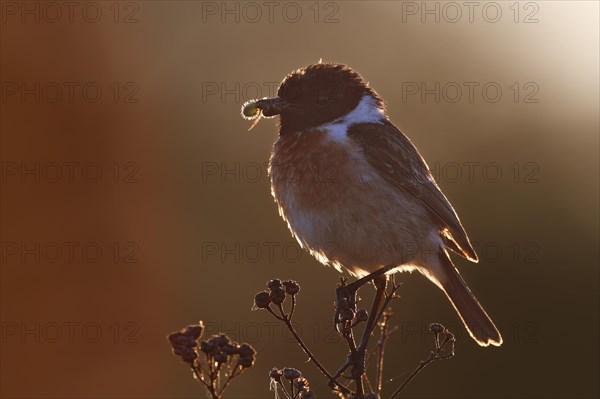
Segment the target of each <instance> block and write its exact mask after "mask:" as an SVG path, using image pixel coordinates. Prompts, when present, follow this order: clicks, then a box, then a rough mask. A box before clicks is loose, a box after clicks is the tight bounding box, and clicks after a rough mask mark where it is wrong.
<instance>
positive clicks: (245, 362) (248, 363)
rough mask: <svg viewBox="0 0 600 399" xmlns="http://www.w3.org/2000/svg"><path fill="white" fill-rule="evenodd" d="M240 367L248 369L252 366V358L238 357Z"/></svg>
mask: <svg viewBox="0 0 600 399" xmlns="http://www.w3.org/2000/svg"><path fill="white" fill-rule="evenodd" d="M239 362H240V366H242V367H243V368H245V369H246V368H249V367H252V366H254V356H247V357H240V360H239Z"/></svg>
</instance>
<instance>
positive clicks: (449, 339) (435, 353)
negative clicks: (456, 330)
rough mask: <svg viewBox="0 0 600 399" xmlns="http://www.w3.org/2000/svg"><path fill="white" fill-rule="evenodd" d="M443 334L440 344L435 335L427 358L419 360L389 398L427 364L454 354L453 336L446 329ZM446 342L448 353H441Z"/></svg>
mask: <svg viewBox="0 0 600 399" xmlns="http://www.w3.org/2000/svg"><path fill="white" fill-rule="evenodd" d="M444 335H445V339H444V341H443V342H442V343H441V344H439V340H438V337H437V336H436V345H435V346H436V348H435V350H432V351H431V352H429V356H428V357H427V359H425V360H421V362H420V363H419V366H418V367H417V368H416V369H414V371H413V372H412V373H411V374H410V375H409V376H408V378H407V379H406V380H405V381H404V382H403V383H402V385H400V386H399V387H398V389H396V390H395V391H394V393H393V394H392V396H390V399H394V398H395V397H396V396H398V394H399V393H400V391H402V390H403V389H404V388H405V387H406V386H407V385H408V384H409V383H410V382H411V381H412V380H413V378H415V377H416V376H417V375H418V374H419V373H420V372H421V371H422V370H423V369H424V368H425V367H427V366H428V365H429V364H431V363H432V362H434V361H436V360H441V359H449V358H451V357H452V356H454V341H455V339H454V336H453V335H452V334H451V333H449V332H448V330H445V331H444ZM447 344H450V353H448V354H445V355H443V354H442V353H443V352H444V349H445V347H446V345H447Z"/></svg>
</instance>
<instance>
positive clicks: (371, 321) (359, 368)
mask: <svg viewBox="0 0 600 399" xmlns="http://www.w3.org/2000/svg"><path fill="white" fill-rule="evenodd" d="M373 284H375V288H376V289H377V292H376V293H375V297H374V298H373V304H372V305H371V311H370V312H369V318H368V319H367V324H365V329H364V331H363V335H362V338H361V340H360V344H359V345H358V347H357V348H356V363H355V364H354V365H353V367H352V373H353V374H362V373H364V371H365V361H366V352H367V345H368V343H369V338H370V337H371V334H372V333H373V329H374V328H375V326H376V324H377V319H378V318H379V315H380V312H379V308H380V307H381V303H382V302H383V298H384V296H385V289H386V286H387V279H386V277H385V275H379V276H377V277H375V279H374V280H373Z"/></svg>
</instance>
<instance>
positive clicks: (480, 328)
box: [433, 252, 502, 346]
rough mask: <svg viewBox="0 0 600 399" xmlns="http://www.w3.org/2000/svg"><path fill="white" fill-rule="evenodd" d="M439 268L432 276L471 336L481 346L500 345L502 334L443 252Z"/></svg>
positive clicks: (440, 256)
mask: <svg viewBox="0 0 600 399" xmlns="http://www.w3.org/2000/svg"><path fill="white" fill-rule="evenodd" d="M439 260H440V262H439V264H440V269H437V270H436V272H435V273H433V274H434V277H435V279H436V280H438V281H437V283H438V285H439V286H440V288H442V289H443V290H444V292H445V293H446V295H447V296H448V299H450V302H452V305H453V306H454V309H456V311H457V313H458V314H459V316H460V318H461V319H462V321H463V323H464V324H465V327H466V328H467V330H468V331H469V334H470V335H471V337H472V338H473V339H474V340H475V341H476V342H477V343H478V344H479V345H481V346H488V345H490V344H491V345H494V346H500V345H502V336H501V335H500V332H499V331H498V329H497V328H496V326H495V325H494V322H493V321H492V320H491V319H490V317H489V316H488V315H487V313H486V312H485V310H483V308H482V307H481V305H480V304H479V301H477V298H475V296H474V295H473V294H472V293H471V290H469V287H467V284H466V283H465V281H464V280H463V279H462V277H461V276H460V274H458V270H456V268H455V267H454V265H453V264H452V261H451V260H450V258H449V257H448V254H447V253H445V252H442V253H440V255H439Z"/></svg>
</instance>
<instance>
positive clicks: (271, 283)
mask: <svg viewBox="0 0 600 399" xmlns="http://www.w3.org/2000/svg"><path fill="white" fill-rule="evenodd" d="M267 287H269V289H270V290H272V289H274V288H281V280H279V279H278V278H276V279H273V280H269V281H267Z"/></svg>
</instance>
